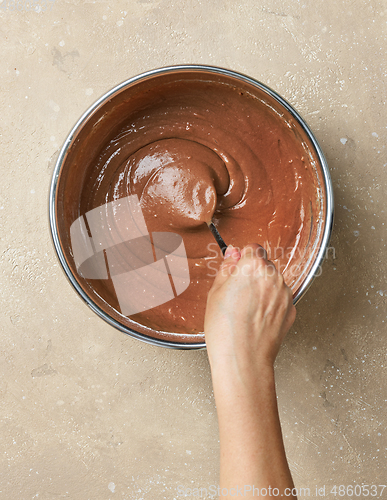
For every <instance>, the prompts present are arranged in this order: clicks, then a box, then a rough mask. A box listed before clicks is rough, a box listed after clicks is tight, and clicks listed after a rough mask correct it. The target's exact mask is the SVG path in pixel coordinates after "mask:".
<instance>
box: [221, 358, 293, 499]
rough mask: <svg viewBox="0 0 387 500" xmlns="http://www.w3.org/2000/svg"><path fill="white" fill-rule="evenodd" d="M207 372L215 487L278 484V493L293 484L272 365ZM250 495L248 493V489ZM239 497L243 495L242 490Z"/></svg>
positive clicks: (255, 486)
mask: <svg viewBox="0 0 387 500" xmlns="http://www.w3.org/2000/svg"><path fill="white" fill-rule="evenodd" d="M212 374H213V384H214V394H215V400H216V406H217V412H218V420H219V435H220V487H221V489H222V488H223V489H224V490H223V491H226V490H228V491H230V489H231V488H235V487H236V486H239V487H242V488H243V487H245V485H246V486H247V488H246V490H247V491H248V487H249V486H251V488H252V487H254V488H256V489H259V490H260V492H261V491H262V488H266V490H267V491H268V492H269V491H270V490H271V491H273V489H274V488H278V490H279V495H281V494H283V493H284V491H285V489H286V488H288V489H290V490H291V489H292V488H293V487H294V485H293V481H292V478H291V474H290V471H289V467H288V464H287V460H286V455H285V450H284V445H283V439H282V433H281V427H280V421H279V416H278V408H277V398H276V392H275V382H274V369H273V368H272V367H270V366H268V367H264V368H258V369H255V373H249V374H247V375H246V377H243V376H242V377H240V376H238V375H236V374H234V375H233V374H232V373H230V370H229V371H228V372H226V370H219V369H217V368H215V369H214V368H212ZM269 488H270V490H269ZM288 492H289V490H287V493H288ZM250 494H251V495H250V496H251V498H253V490H251V491H250ZM255 496H256V495H255ZM268 496H269V494H268ZM272 496H274V495H272ZM222 498H223V497H222ZM245 498H249V497H248V496H247V494H246V496H245ZM287 498H296V497H294V496H293V497H292V496H287Z"/></svg>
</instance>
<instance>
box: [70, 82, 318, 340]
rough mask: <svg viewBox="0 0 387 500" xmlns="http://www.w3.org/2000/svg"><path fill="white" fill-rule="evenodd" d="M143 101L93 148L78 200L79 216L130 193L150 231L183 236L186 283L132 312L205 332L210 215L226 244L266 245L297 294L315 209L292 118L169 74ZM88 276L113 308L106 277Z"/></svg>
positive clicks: (215, 86)
mask: <svg viewBox="0 0 387 500" xmlns="http://www.w3.org/2000/svg"><path fill="white" fill-rule="evenodd" d="M147 102H149V103H150V104H145V105H144V106H142V107H141V108H140V109H137V110H136V112H135V113H133V114H131V115H130V116H128V119H127V121H126V122H125V123H122V124H121V125H120V127H119V128H118V129H114V130H112V133H111V136H110V137H109V138H108V140H107V141H106V142H105V144H103V145H102V147H101V148H100V149H99V152H98V154H96V157H95V159H94V160H93V161H92V163H91V166H90V168H89V170H88V172H87V175H86V176H85V177H84V185H83V187H82V196H81V199H80V202H79V214H81V215H84V214H86V213H88V212H89V211H90V210H93V209H95V208H97V207H100V206H103V205H104V204H107V203H110V202H112V201H114V200H120V199H122V198H125V197H128V196H132V195H136V196H137V197H138V199H139V202H140V206H141V209H142V213H143V215H144V218H145V222H146V226H147V229H148V231H149V233H150V234H151V235H152V234H153V233H155V232H172V233H177V234H178V235H180V236H181V237H182V239H183V241H184V246H185V250H186V253H187V257H188V263H189V274H190V283H189V286H188V288H187V289H186V290H185V291H184V292H183V293H181V294H180V295H178V296H176V297H175V298H174V299H173V300H169V301H168V302H166V303H164V304H162V305H160V306H157V307H154V308H152V309H149V310H146V311H144V312H141V313H138V314H134V315H132V316H131V317H130V320H132V321H134V322H136V323H140V324H141V325H145V326H146V327H148V328H151V329H153V330H156V331H165V332H177V333H185V334H195V333H198V332H202V330H203V321H204V313H205V302H206V297H207V293H208V290H209V288H210V287H211V284H212V282H213V279H214V277H215V275H216V271H217V269H218V267H219V264H220V262H221V259H222V257H221V254H220V251H219V248H218V247H217V245H216V243H215V241H214V239H213V236H212V235H211V233H210V231H209V229H208V227H207V224H206V223H207V222H209V221H210V220H213V221H214V223H215V225H216V226H217V228H218V230H219V232H220V234H221V235H222V237H223V239H224V240H225V241H226V242H227V243H228V244H233V245H234V246H236V247H243V246H244V245H246V244H247V243H251V242H257V243H259V244H261V245H262V246H264V247H265V248H266V250H267V251H268V254H269V258H270V259H271V260H273V261H274V262H275V264H276V265H277V268H278V269H279V270H280V271H281V272H283V273H284V276H285V280H286V282H287V284H288V285H289V286H290V287H292V289H293V292H296V290H297V288H298V286H299V285H300V283H299V276H300V271H301V269H300V267H299V266H300V264H301V267H302V265H303V264H302V263H303V260H304V259H305V253H306V249H307V248H308V245H309V242H310V237H311V230H312V222H313V217H314V214H316V213H318V210H319V208H318V206H317V187H316V185H315V182H316V181H315V174H314V173H313V168H312V166H311V160H310V157H309V156H310V155H309V156H308V153H307V151H306V149H305V145H304V144H303V142H302V141H300V140H299V138H298V137H297V135H296V132H295V130H294V128H292V126H291V124H289V122H288V121H287V120H285V119H284V118H283V117H281V116H280V115H279V113H278V112H277V111H276V110H274V109H273V108H272V107H271V106H269V105H268V104H267V103H266V102H265V100H264V99H260V98H258V97H256V96H253V95H250V94H249V93H247V92H246V91H242V90H241V89H238V88H236V87H232V86H229V85H224V84H220V83H213V82H206V81H199V80H198V81H181V82H171V83H169V84H166V85H164V86H163V88H162V89H161V90H160V89H158V90H157V91H154V92H153V94H152V91H148V94H147ZM115 225H116V222H115V220H114V215H112V216H111V217H110V219H109V220H108V226H109V227H107V228H105V230H108V231H110V232H112V231H113V233H114V226H115ZM117 243H118V241H117ZM124 254H125V252H123V255H124ZM89 283H91V285H92V287H93V288H94V290H95V291H96V293H97V294H98V295H99V296H100V297H101V298H102V300H103V301H105V302H106V303H107V304H110V306H112V307H113V308H114V309H116V310H117V311H118V312H119V313H120V307H119V304H118V301H117V297H116V294H115V291H114V287H113V286H112V282H111V279H110V278H108V279H100V280H89ZM153 285H154V286H155V289H156V290H157V283H153ZM156 293H157V292H156ZM128 294H130V290H128Z"/></svg>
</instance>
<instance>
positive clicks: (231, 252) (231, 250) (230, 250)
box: [224, 245, 235, 259]
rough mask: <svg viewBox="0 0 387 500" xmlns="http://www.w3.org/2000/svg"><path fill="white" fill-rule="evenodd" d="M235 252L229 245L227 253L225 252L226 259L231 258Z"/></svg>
mask: <svg viewBox="0 0 387 500" xmlns="http://www.w3.org/2000/svg"><path fill="white" fill-rule="evenodd" d="M234 250H235V248H234V247H233V246H232V245H229V246H228V247H227V248H226V251H225V252H224V258H225V259H227V257H231V255H232V254H233V252H234Z"/></svg>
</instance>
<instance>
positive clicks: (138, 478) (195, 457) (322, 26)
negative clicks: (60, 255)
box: [0, 0, 387, 500]
mask: <svg viewBox="0 0 387 500" xmlns="http://www.w3.org/2000/svg"><path fill="white" fill-rule="evenodd" d="M31 5H33V6H34V10H31V9H30V10H29V11H28V8H29V7H30V6H31ZM0 26H1V28H0V29H1V38H0V54H1V67H0V68H1V74H0V105H1V108H0V109H1V119H0V137H1V142H0V150H1V154H0V169H1V170H0V171H1V176H0V221H1V235H0V236H1V242H0V304H1V305H0V331H1V344H0V450H1V458H0V478H1V480H0V499H1V500H32V499H37V500H56V499H58V500H59V499H71V500H107V499H112V500H114V499H126V500H131V499H133V500H140V499H145V500H162V499H168V500H171V499H177V498H183V497H182V492H185V493H186V494H187V498H188V497H189V496H190V495H191V497H192V494H191V493H190V490H189V489H188V488H209V487H210V486H211V485H217V484H218V467H219V466H218V459H219V443H218V431H217V420H216V410H215V405H214V399H213V395H212V385H211V379H210V371H209V365H208V361H207V355H206V351H204V350H202V351H190V352H187V351H179V350H168V349H164V348H160V347H155V346H150V345H147V344H144V343H142V342H140V341H138V340H135V339H132V338H130V337H128V336H127V335H125V334H124V333H121V332H119V331H117V330H115V329H113V328H112V327H110V326H109V325H108V324H106V323H105V322H104V321H103V320H101V319H100V318H99V317H97V316H96V315H95V314H94V313H93V312H92V311H91V310H90V309H89V308H88V307H87V306H86V305H85V304H84V303H83V301H82V300H81V299H80V298H79V297H78V296H77V294H76V292H75V291H74V290H73V289H72V287H71V285H70V284H69V283H68V281H67V279H66V277H65V275H64V273H63V272H62V269H61V267H60V264H59V261H58V259H57V257H56V254H55V252H54V250H53V246H52V243H51V238H50V233H49V225H48V191H49V186H50V181H51V176H52V172H53V162H52V161H50V159H51V158H52V157H53V155H55V153H56V152H57V150H58V149H59V148H60V146H61V144H62V143H63V141H64V139H65V138H66V136H67V134H68V132H69V130H70V128H71V127H72V126H73V124H74V123H75V122H76V121H77V119H78V118H79V117H80V116H81V114H82V113H83V112H84V111H85V110H86V109H87V108H88V106H90V105H91V104H92V103H93V102H94V101H95V100H96V99H97V98H98V97H99V96H101V95H102V94H103V93H105V92H106V91H108V90H109V89H110V88H112V87H113V86H115V85H116V84H118V83H120V82H121V81H123V80H126V79H128V78H130V77H132V76H134V75H136V74H138V73H141V72H142V71H146V70H149V69H153V68H156V67H160V66H166V65H171V64H179V63H203V64H211V65H216V66H221V67H226V68H230V69H233V70H236V71H240V72H242V73H245V74H247V75H250V76H252V77H254V78H256V79H258V80H260V81H262V82H263V83H265V84H267V85H268V86H270V87H272V88H273V89H274V90H276V91H277V92H278V93H279V94H281V95H282V96H283V97H284V98H285V99H287V100H288V101H289V102H290V103H291V104H292V105H293V106H294V107H295V108H296V109H297V111H299V112H300V114H301V115H302V116H303V117H304V118H305V119H306V121H307V123H308V124H309V126H310V127H311V129H312V130H313V132H314V134H315V135H316V137H317V139H318V141H319V142H320V145H321V147H322V149H323V151H324V153H325V155H326V157H327V160H328V163H329V166H330V170H331V175H332V180H333V186H334V194H335V210H336V217H335V226H334V231H333V236H332V240H331V247H332V249H334V250H331V251H330V252H329V253H328V256H327V258H326V260H325V262H324V265H323V269H322V275H321V276H320V277H319V278H317V279H316V280H315V282H314V283H313V285H312V287H311V288H310V290H309V291H308V292H307V294H306V296H305V297H304V298H303V299H302V300H301V301H300V303H299V305H298V306H297V320H296V322H295V325H294V327H293V328H292V329H291V331H290V332H289V334H288V336H287V338H286V340H285V343H284V345H283V347H282V349H281V352H280V354H279V356H278V358H277V362H276V375H277V388H278V402H279V407H280V416H281V420H282V425H283V433H284V439H285V445H286V449H287V454H288V458H289V462H290V466H291V470H292V473H293V477H294V481H295V484H296V486H297V487H298V488H309V489H310V496H308V495H306V494H304V495H300V497H299V498H319V496H318V495H316V493H315V490H316V486H317V487H318V488H324V487H325V497H324V498H328V499H337V498H339V495H338V490H337V493H336V496H335V494H334V492H332V491H331V490H332V488H333V487H334V485H337V486H338V485H345V486H347V485H356V484H359V485H361V484H368V485H377V488H378V490H377V494H378V495H380V492H381V488H380V487H379V486H378V485H382V484H387V468H386V449H387V448H386V447H387V439H386V421H387V411H386V408H387V407H386V400H387V390H386V387H387V375H386V370H387V368H386V367H387V359H386V325H387V316H386V297H387V285H386V272H387V269H386V248H385V246H386V243H385V240H386V220H387V217H386V208H385V205H384V202H385V201H386V198H385V194H384V190H385V185H386V182H387V169H386V166H387V155H386V137H387V128H386V127H387V120H386V114H387V113H386V80H387V73H386V68H387V60H386V59H387V58H386V52H387V50H386V49H387V46H386V45H387V44H386V33H387V2H386V0H381V1H377V0H362V1H360V0H352V1H351V0H336V1H333V0H315V1H313V2H312V1H308V0H300V1H296V0H294V1H291V0H282V1H279V0H274V1H268V0H262V1H255V0H246V1H244V2H239V1H238V2H237V1H233V0H208V1H203V0H202V1H200V0H197V1H196V0H180V1H179V2H177V1H175V0H169V1H168V0H154V1H152V0H128V1H123V0H116V1H114V2H113V1H111V2H107V1H103V0H101V1H98V0H96V1H93V0H85V1H81V0H55V1H51V0H47V1H45V0H33V1H31V2H28V1H25V0H21V1H10V0H3V1H2V3H1V4H0ZM382 497H383V498H387V488H386V491H385V492H384V493H383V496H382ZM202 498H203V497H202ZM207 498H214V496H213V495H210V494H209V495H208V496H207ZM341 498H349V496H345V497H341ZM373 498H375V497H373Z"/></svg>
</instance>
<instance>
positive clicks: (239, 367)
mask: <svg viewBox="0 0 387 500" xmlns="http://www.w3.org/2000/svg"><path fill="white" fill-rule="evenodd" d="M211 375H212V383H213V388H214V395H215V399H216V400H218V399H219V398H223V399H224V398H226V400H230V401H233V399H234V398H235V397H238V398H244V397H246V398H249V397H251V395H252V394H254V395H255V396H257V395H259V393H261V392H265V393H267V392H272V391H273V392H275V380H274V366H273V363H271V362H270V361H266V360H257V361H256V362H255V363H254V364H250V363H248V364H247V363H237V362H236V361H235V360H234V359H229V360H226V362H222V363H211ZM217 402H218V401H217Z"/></svg>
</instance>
